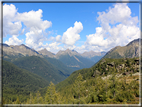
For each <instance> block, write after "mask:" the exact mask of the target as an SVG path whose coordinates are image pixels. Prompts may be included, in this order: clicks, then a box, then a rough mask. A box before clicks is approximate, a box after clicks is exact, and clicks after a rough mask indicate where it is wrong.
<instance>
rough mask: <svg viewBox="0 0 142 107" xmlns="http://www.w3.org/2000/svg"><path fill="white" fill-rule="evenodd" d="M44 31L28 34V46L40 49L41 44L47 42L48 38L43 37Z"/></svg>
mask: <svg viewBox="0 0 142 107" xmlns="http://www.w3.org/2000/svg"><path fill="white" fill-rule="evenodd" d="M42 33H43V31H42V30H37V31H30V32H27V33H26V34H25V35H26V41H25V42H26V45H27V46H29V47H31V48H34V49H38V48H39V47H40V45H39V44H41V42H43V41H46V40H47V38H46V37H44V36H43V35H42Z"/></svg>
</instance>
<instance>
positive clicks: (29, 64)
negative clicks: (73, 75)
mask: <svg viewBox="0 0 142 107" xmlns="http://www.w3.org/2000/svg"><path fill="white" fill-rule="evenodd" d="M13 63H14V64H15V65H17V66H18V67H20V68H22V69H26V70H28V71H30V72H32V73H35V74H37V75H39V76H41V77H43V78H44V79H46V80H47V81H49V82H50V81H52V82H53V83H54V84H57V83H58V82H60V81H63V80H64V79H65V78H66V77H68V76H69V73H67V72H64V71H61V69H58V68H57V67H55V66H54V65H52V64H51V63H50V62H48V60H46V59H44V58H41V57H38V56H27V57H21V58H18V59H17V60H15V61H13Z"/></svg>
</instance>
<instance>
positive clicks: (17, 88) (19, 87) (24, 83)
mask: <svg viewBox="0 0 142 107" xmlns="http://www.w3.org/2000/svg"><path fill="white" fill-rule="evenodd" d="M2 65H3V68H2V71H3V73H2V74H3V76H2V83H3V98H4V101H5V102H7V103H10V102H9V100H11V101H15V100H16V99H17V97H19V98H20V100H21V101H26V100H27V98H28V97H29V95H30V93H31V92H36V91H37V90H39V89H40V88H44V87H46V86H48V85H49V82H48V81H47V80H45V79H43V78H42V77H40V76H38V75H36V74H34V73H32V72H29V71H27V70H25V69H21V68H19V67H17V66H16V65H14V64H12V63H10V62H7V61H4V60H3V64H2Z"/></svg>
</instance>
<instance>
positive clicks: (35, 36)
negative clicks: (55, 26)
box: [3, 4, 52, 49]
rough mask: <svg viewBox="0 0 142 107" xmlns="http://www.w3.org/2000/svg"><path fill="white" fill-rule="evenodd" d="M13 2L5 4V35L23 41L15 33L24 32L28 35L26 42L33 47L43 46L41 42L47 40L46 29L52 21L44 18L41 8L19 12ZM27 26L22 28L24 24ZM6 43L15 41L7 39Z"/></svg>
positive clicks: (18, 41) (17, 41)
mask: <svg viewBox="0 0 142 107" xmlns="http://www.w3.org/2000/svg"><path fill="white" fill-rule="evenodd" d="M17 10H18V9H16V7H15V6H14V5H13V4H10V5H7V4H4V6H3V19H4V20H3V30H4V32H3V34H4V35H3V36H4V37H6V35H8V34H9V35H11V36H12V38H10V39H9V40H13V41H16V43H21V41H20V40H18V38H16V37H15V36H14V35H19V34H21V35H22V34H24V33H25V35H26V40H25V43H26V45H28V46H29V47H31V48H34V49H38V48H40V47H41V42H43V41H46V40H47V37H46V34H47V33H46V32H45V30H46V29H48V28H49V27H51V26H52V22H51V21H47V20H43V19H42V13H43V11H42V10H41V9H39V10H37V11H34V10H31V11H29V12H24V13H19V12H18V11H17ZM21 23H23V24H24V25H25V28H22V24H21ZM25 29H26V30H25ZM6 43H10V44H11V43H13V42H10V41H6Z"/></svg>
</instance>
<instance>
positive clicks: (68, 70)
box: [44, 57, 74, 76]
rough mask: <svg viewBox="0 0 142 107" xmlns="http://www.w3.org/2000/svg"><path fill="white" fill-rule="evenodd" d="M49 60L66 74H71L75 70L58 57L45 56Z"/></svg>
mask: <svg viewBox="0 0 142 107" xmlns="http://www.w3.org/2000/svg"><path fill="white" fill-rule="evenodd" d="M44 58H45V59H46V60H47V61H48V62H50V63H51V64H52V65H54V67H56V68H57V69H58V70H60V71H62V72H63V73H64V75H65V76H69V75H70V74H71V73H72V72H73V71H74V70H73V69H71V68H69V67H67V66H66V65H65V64H64V63H63V62H61V61H60V60H58V59H56V58H50V57H44Z"/></svg>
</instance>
